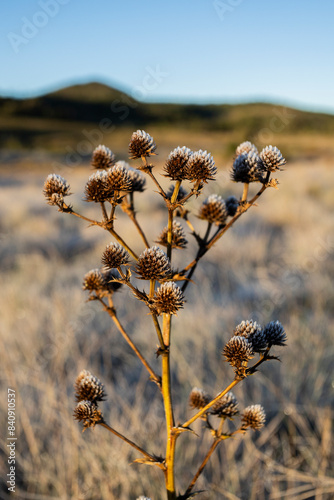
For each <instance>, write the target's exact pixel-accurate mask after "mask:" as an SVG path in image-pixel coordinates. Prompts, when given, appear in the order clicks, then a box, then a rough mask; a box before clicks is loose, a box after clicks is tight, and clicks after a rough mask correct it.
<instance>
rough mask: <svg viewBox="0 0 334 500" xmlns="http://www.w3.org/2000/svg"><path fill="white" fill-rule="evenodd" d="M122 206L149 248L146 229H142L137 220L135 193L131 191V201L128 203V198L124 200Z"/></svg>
mask: <svg viewBox="0 0 334 500" xmlns="http://www.w3.org/2000/svg"><path fill="white" fill-rule="evenodd" d="M121 208H122V210H123V212H125V213H126V215H127V216H128V217H129V218H130V220H131V221H132V222H133V224H134V225H135V227H136V229H137V231H138V233H139V235H140V237H141V239H142V240H143V242H144V245H145V246H146V247H147V248H149V246H150V244H149V242H148V241H147V238H146V236H145V233H144V231H143V230H142V228H141V227H140V225H139V223H138V221H137V217H136V212H135V210H134V206H133V193H130V203H128V201H126V200H123V202H122V204H121Z"/></svg>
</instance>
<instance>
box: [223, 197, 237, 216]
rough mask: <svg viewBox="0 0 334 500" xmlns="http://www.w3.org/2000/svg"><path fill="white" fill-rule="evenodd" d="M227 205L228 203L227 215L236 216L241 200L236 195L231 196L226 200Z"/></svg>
mask: <svg viewBox="0 0 334 500" xmlns="http://www.w3.org/2000/svg"><path fill="white" fill-rule="evenodd" d="M225 205H226V210H227V215H228V216H229V217H234V216H235V214H236V212H237V210H238V207H239V201H238V200H237V198H236V197H235V196H229V197H228V198H226V200H225Z"/></svg>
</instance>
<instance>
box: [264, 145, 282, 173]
mask: <svg viewBox="0 0 334 500" xmlns="http://www.w3.org/2000/svg"><path fill="white" fill-rule="evenodd" d="M259 156H260V159H261V161H262V164H261V168H262V170H265V171H266V172H275V171H276V170H281V167H283V166H284V165H285V164H286V160H285V158H284V157H283V155H282V153H281V152H280V150H279V149H278V148H277V147H276V146H275V147H273V146H266V147H265V148H263V149H262V151H261V153H260V155H259Z"/></svg>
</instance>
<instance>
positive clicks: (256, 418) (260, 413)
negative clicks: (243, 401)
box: [241, 405, 266, 430]
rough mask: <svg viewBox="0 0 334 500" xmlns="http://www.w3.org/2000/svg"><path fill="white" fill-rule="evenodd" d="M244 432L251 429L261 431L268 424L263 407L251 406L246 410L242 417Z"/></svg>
mask: <svg viewBox="0 0 334 500" xmlns="http://www.w3.org/2000/svg"><path fill="white" fill-rule="evenodd" d="M241 422H242V426H241V428H242V429H243V430H245V429H247V427H250V428H251V429H254V430H257V429H261V427H263V426H264V424H265V422H266V414H265V411H264V409H263V407H262V406H261V405H251V406H247V408H245V409H244V411H243V413H242V417H241Z"/></svg>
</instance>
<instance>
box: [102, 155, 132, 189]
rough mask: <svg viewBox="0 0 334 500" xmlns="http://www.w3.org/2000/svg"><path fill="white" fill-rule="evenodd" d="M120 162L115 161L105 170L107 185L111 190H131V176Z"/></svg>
mask: <svg viewBox="0 0 334 500" xmlns="http://www.w3.org/2000/svg"><path fill="white" fill-rule="evenodd" d="M122 163H123V162H117V163H115V165H114V166H113V167H112V168H110V169H109V170H107V185H108V189H110V190H111V191H131V187H132V182H131V177H130V175H129V172H128V170H127V168H126V167H124V165H123V164H122Z"/></svg>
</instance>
